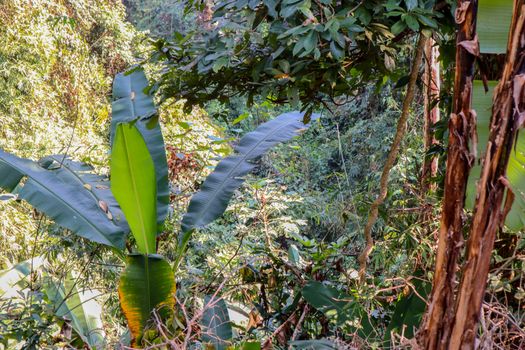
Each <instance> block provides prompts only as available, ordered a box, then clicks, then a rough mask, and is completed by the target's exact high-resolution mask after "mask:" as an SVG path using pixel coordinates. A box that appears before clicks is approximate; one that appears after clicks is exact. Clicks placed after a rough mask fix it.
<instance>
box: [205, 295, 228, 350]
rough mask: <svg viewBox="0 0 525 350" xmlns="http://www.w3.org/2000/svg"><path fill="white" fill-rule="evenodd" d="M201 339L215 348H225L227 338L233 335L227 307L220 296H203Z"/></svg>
mask: <svg viewBox="0 0 525 350" xmlns="http://www.w3.org/2000/svg"><path fill="white" fill-rule="evenodd" d="M201 327H202V341H203V342H204V343H206V344H208V345H211V346H212V347H213V349H215V350H225V349H227V348H228V346H229V342H228V340H230V339H231V338H232V337H233V332H232V326H231V322H230V317H229V315H228V307H227V306H226V302H225V301H224V299H222V298H215V299H212V297H210V296H206V297H205V298H204V311H203V314H202V322H201Z"/></svg>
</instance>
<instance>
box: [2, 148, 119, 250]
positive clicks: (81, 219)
mask: <svg viewBox="0 0 525 350" xmlns="http://www.w3.org/2000/svg"><path fill="white" fill-rule="evenodd" d="M45 165H46V166H49V165H48V164H45ZM66 173H68V170H66V169H62V168H57V167H51V168H50V169H46V168H44V167H42V166H41V165H39V164H38V163H36V162H33V161H31V160H28V159H22V158H18V157H16V156H14V155H12V154H9V153H6V152H4V151H2V150H0V187H1V188H3V189H5V190H6V191H10V192H14V193H16V194H18V197H19V198H22V199H24V200H26V201H28V202H29V203H30V204H31V205H33V206H34V207H35V208H36V209H38V210H40V211H41V212H43V213H44V214H46V215H47V216H49V217H50V218H52V219H53V220H55V222H56V223H57V224H59V225H61V226H63V227H65V228H67V229H69V230H71V231H73V232H74V233H76V234H78V235H79V236H82V237H84V238H86V239H89V240H92V241H95V242H98V243H102V244H106V245H109V246H112V247H116V248H119V249H122V248H123V247H124V243H125V239H126V235H127V232H126V231H125V230H124V229H123V228H122V226H120V225H118V224H116V223H115V222H114V221H113V220H111V219H113V218H111V217H109V216H108V214H107V213H106V211H105V210H104V209H103V208H101V206H100V203H99V202H98V201H97V199H96V196H94V194H93V192H92V191H91V190H90V189H88V188H87V186H83V185H82V183H83V179H82V178H81V177H80V178H79V177H74V176H69V175H65V174H66ZM84 185H89V183H88V182H85V183H84ZM90 186H91V185H90Z"/></svg>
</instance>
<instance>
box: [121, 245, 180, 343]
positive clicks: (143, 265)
mask: <svg viewBox="0 0 525 350" xmlns="http://www.w3.org/2000/svg"><path fill="white" fill-rule="evenodd" d="M118 293H119V299H120V305H121V307H122V311H123V312H124V315H125V317H126V320H127V321H128V327H129V329H130V331H131V337H132V344H131V345H132V346H136V345H138V344H140V342H141V340H142V336H143V332H144V328H145V327H146V325H147V322H148V320H149V319H150V317H151V312H152V311H153V310H154V309H159V308H160V310H159V313H160V314H161V316H165V315H166V314H167V313H169V311H170V310H171V309H172V307H173V305H174V294H175V278H174V275H173V271H172V269H171V267H170V265H169V264H168V263H167V262H166V261H165V260H164V259H163V258H162V257H161V256H160V255H149V256H144V255H140V254H133V255H129V256H128V258H127V265H126V269H125V270H124V271H123V272H122V275H121V276H120V282H119V287H118Z"/></svg>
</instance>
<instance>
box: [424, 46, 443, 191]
mask: <svg viewBox="0 0 525 350" xmlns="http://www.w3.org/2000/svg"><path fill="white" fill-rule="evenodd" d="M425 58H426V64H425V75H424V86H425V89H424V111H423V119H424V122H425V124H424V127H423V130H424V142H425V145H424V146H425V152H427V151H428V150H429V149H430V147H432V146H433V145H435V144H437V140H436V139H435V137H434V135H433V133H432V127H433V126H434V124H436V123H437V122H438V121H439V119H440V113H439V104H438V103H437V102H436V101H437V100H438V99H439V94H440V90H441V76H440V67H439V60H438V59H439V47H438V46H437V45H436V42H435V41H434V40H433V39H432V38H430V39H429V40H428V41H427V43H426V46H425ZM437 170H438V158H437V157H430V158H427V157H425V159H424V160H423V166H422V171H421V190H422V193H425V192H427V191H428V190H430V189H433V188H431V187H435V186H431V178H432V177H435V176H436V175H437Z"/></svg>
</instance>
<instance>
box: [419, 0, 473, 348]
mask: <svg viewBox="0 0 525 350" xmlns="http://www.w3.org/2000/svg"><path fill="white" fill-rule="evenodd" d="M477 7H478V2H477V0H471V1H464V0H459V1H458V8H457V10H456V22H457V24H458V25H459V28H458V33H457V37H456V46H457V48H456V72H455V78H454V97H453V107H452V111H453V113H452V115H451V116H450V121H449V139H448V157H447V165H446V167H447V169H446V174H445V190H444V198H443V208H442V213H441V223H440V231H439V241H438V249H437V257H436V268H435V272H434V280H433V286H432V292H431V295H430V301H429V306H428V308H427V311H426V313H425V315H424V317H423V321H422V324H421V329H420V330H419V332H418V335H417V337H418V343H419V345H420V346H421V347H422V348H423V349H446V348H447V347H446V344H447V342H448V338H449V336H450V332H451V328H452V319H453V316H454V311H453V306H454V289H455V284H456V271H457V260H458V256H459V254H460V249H461V246H462V244H463V207H464V204H465V192H466V186H467V180H468V174H469V171H470V168H471V166H472V162H473V158H474V157H473V156H472V154H471V153H470V151H469V142H470V139H471V135H472V134H473V132H475V127H476V121H475V113H474V112H473V111H472V110H471V109H472V107H471V95H472V81H473V79H474V62H475V59H476V57H475V56H474V55H473V54H472V53H471V52H469V50H467V49H466V48H465V46H464V45H460V44H461V43H462V42H465V41H473V40H475V37H476V15H477ZM474 148H475V147H474Z"/></svg>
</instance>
